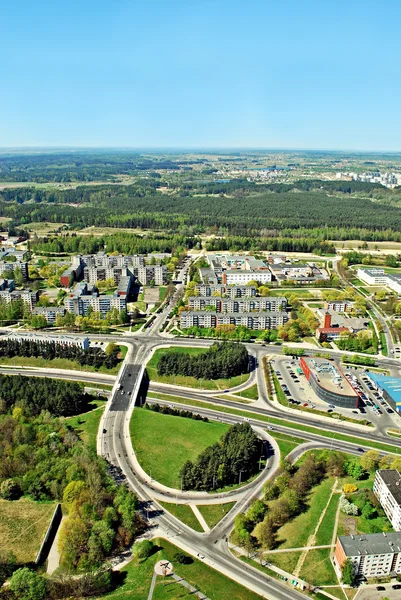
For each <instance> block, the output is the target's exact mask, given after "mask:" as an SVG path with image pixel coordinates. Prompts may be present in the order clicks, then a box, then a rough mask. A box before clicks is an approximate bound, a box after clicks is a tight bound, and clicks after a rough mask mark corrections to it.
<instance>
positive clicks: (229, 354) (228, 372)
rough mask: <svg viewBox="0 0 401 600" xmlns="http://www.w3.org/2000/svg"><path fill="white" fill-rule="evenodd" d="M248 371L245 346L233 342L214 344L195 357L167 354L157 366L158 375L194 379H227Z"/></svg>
mask: <svg viewBox="0 0 401 600" xmlns="http://www.w3.org/2000/svg"><path fill="white" fill-rule="evenodd" d="M248 370H249V356H248V352H247V350H246V348H245V346H243V345H242V344H235V343H233V342H225V343H222V344H219V343H214V344H213V345H212V346H210V348H208V350H206V352H202V353H201V354H197V355H191V354H189V353H187V352H177V351H176V352H168V353H167V354H163V355H162V356H161V357H160V359H159V362H158V364H157V372H158V374H159V375H186V376H190V377H195V378H196V379H201V378H202V379H220V378H224V379H227V378H229V377H235V376H236V375H241V374H243V373H247V372H248Z"/></svg>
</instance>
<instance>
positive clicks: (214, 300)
mask: <svg viewBox="0 0 401 600" xmlns="http://www.w3.org/2000/svg"><path fill="white" fill-rule="evenodd" d="M207 306H211V307H212V308H214V309H215V310H216V311H219V312H220V311H221V298H220V297H219V296H190V297H189V298H188V307H189V309H190V310H205V308H206V307H207Z"/></svg>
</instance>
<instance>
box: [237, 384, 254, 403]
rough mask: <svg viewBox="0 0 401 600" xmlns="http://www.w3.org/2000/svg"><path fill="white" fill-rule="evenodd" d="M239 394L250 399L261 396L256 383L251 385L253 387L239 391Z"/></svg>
mask: <svg viewBox="0 0 401 600" xmlns="http://www.w3.org/2000/svg"><path fill="white" fill-rule="evenodd" d="M239 394H240V396H241V397H242V398H249V400H257V399H258V398H259V394H258V386H257V385H256V383H255V385H251V387H249V388H246V390H242V392H239Z"/></svg>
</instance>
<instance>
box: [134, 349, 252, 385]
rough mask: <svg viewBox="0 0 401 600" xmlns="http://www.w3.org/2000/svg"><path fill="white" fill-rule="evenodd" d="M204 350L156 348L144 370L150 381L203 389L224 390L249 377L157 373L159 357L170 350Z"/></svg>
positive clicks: (194, 353)
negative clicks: (229, 377)
mask: <svg viewBox="0 0 401 600" xmlns="http://www.w3.org/2000/svg"><path fill="white" fill-rule="evenodd" d="M205 350H206V348H182V347H179V346H173V347H171V348H161V349H159V350H156V352H155V353H154V355H153V356H152V358H151V359H150V361H149V362H148V363H147V365H146V370H147V372H148V375H149V379H150V381H158V382H160V383H170V384H174V385H182V386H185V387H191V388H199V389H204V390H225V389H227V388H232V387H236V386H237V385H240V384H241V383H245V382H246V381H247V380H248V379H249V373H246V374H245V375H238V376H237V377H232V378H231V379H196V378H195V377H186V376H185V375H159V374H158V373H157V365H158V362H159V359H160V357H161V356H163V355H164V354H169V353H170V352H182V353H185V354H188V353H189V354H192V355H199V354H202V353H203V352H205Z"/></svg>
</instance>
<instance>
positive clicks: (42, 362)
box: [0, 356, 121, 375]
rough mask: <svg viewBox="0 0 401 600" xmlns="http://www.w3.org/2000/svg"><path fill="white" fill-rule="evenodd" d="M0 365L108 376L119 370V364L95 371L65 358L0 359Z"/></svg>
mask: <svg viewBox="0 0 401 600" xmlns="http://www.w3.org/2000/svg"><path fill="white" fill-rule="evenodd" d="M0 365H12V366H17V367H41V368H47V369H68V370H70V371H89V372H92V373H107V374H108V375H116V374H117V373H118V371H119V370H120V367H121V364H120V363H119V364H118V365H117V366H115V367H113V368H112V369H106V368H105V367H100V369H95V367H93V366H92V365H82V366H81V365H80V364H79V363H78V362H77V361H76V360H69V359H67V358H53V360H48V359H45V358H42V357H41V356H37V357H35V356H14V357H13V358H6V357H5V356H2V357H0Z"/></svg>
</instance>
